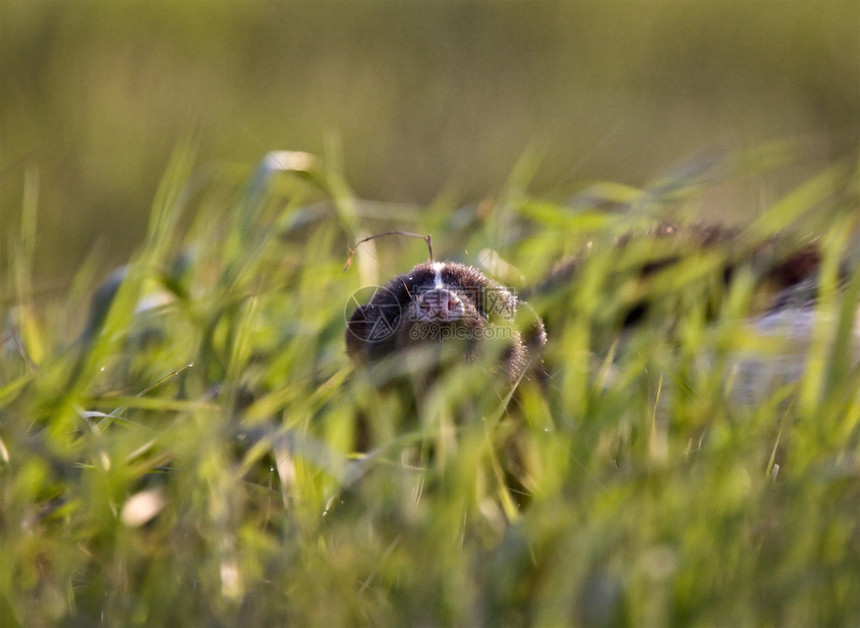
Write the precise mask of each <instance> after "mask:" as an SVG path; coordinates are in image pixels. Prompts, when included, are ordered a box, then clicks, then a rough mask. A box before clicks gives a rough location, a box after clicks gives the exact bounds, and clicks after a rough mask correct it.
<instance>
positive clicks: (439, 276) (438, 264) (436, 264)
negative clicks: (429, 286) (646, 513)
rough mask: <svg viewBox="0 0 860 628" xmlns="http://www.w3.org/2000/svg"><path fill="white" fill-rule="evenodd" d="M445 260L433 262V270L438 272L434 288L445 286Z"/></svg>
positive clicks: (434, 279)
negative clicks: (443, 279)
mask: <svg viewBox="0 0 860 628" xmlns="http://www.w3.org/2000/svg"><path fill="white" fill-rule="evenodd" d="M444 266H445V262H434V263H433V271H434V272H435V273H436V275H435V277H434V278H433V281H434V283H433V287H434V288H437V289H438V288H444V287H445V284H443V283H442V268H444Z"/></svg>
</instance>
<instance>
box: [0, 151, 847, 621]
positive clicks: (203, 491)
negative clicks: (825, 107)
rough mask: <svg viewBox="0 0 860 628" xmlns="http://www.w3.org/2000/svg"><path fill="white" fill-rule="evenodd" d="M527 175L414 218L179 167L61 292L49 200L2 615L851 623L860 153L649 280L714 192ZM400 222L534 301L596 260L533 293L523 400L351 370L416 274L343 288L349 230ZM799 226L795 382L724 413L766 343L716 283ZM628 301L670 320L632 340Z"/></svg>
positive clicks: (11, 436) (335, 192)
mask: <svg viewBox="0 0 860 628" xmlns="http://www.w3.org/2000/svg"><path fill="white" fill-rule="evenodd" d="M742 157H744V156H742ZM747 157H748V156H747ZM758 158H759V161H756V160H754V159H753V160H750V159H748V158H744V159H734V158H730V159H725V160H722V161H720V163H719V164H718V165H717V166H716V167H715V171H716V172H717V173H718V174H717V175H715V176H718V177H719V178H721V180H723V181H725V180H731V179H733V178H738V177H743V176H746V175H747V174H748V173H749V172H750V171H751V170H752V169H754V168H755V167H761V168H764V167H765V166H763V165H761V164H762V160H761V155H759V156H758ZM524 159H525V161H524V162H523V163H522V164H520V166H519V167H518V168H517V170H516V174H515V175H514V176H513V177H512V180H511V181H510V183H509V185H508V186H507V188H506V189H505V190H504V191H503V192H502V193H501V194H500V195H499V196H498V197H496V198H493V199H487V200H485V201H483V202H481V203H480V204H478V205H475V206H469V207H464V208H452V207H450V206H447V205H445V203H444V201H440V203H439V204H437V206H435V207H433V208H430V209H421V208H414V207H408V206H388V205H379V204H374V203H370V202H364V201H360V200H358V199H356V198H354V197H353V196H352V195H351V193H350V192H349V188H348V185H347V184H346V182H345V181H344V179H343V177H342V175H341V174H340V173H339V172H338V170H337V169H336V168H333V167H331V165H328V164H326V163H323V162H322V161H320V160H316V159H312V158H309V157H308V156H302V155H296V154H278V155H272V156H270V157H269V159H268V160H267V161H264V162H263V163H262V164H261V166H260V167H259V168H258V169H257V170H256V171H255V172H249V171H247V170H245V169H242V168H232V167H219V168H214V167H209V168H204V167H199V166H195V165H194V158H193V151H192V150H191V149H190V148H189V147H183V148H181V149H179V150H178V151H177V153H176V156H175V158H174V160H173V162H172V163H171V164H170V166H169V168H168V171H167V174H166V175H165V178H164V181H163V182H162V186H161V188H160V189H159V191H158V193H157V194H156V196H155V201H154V203H153V209H152V218H151V221H150V226H149V233H148V236H147V238H146V242H145V244H144V245H143V246H142V247H141V248H140V249H139V250H138V251H136V252H134V253H132V254H131V255H130V261H129V263H128V265H127V266H126V267H124V268H123V269H120V270H119V271H117V272H114V273H113V274H111V271H112V269H107V268H101V267H100V266H99V264H98V260H97V258H94V259H93V261H92V262H91V263H89V264H88V265H86V266H85V267H84V268H82V269H81V270H80V275H79V277H78V279H77V280H76V282H75V285H74V286H73V287H72V289H71V290H70V291H69V293H68V298H67V299H66V300H63V301H61V302H58V303H42V302H37V301H36V300H35V299H34V298H33V289H32V286H31V285H30V283H29V277H30V272H31V269H32V264H33V256H34V254H35V253H34V247H33V238H34V237H35V236H34V234H35V223H36V221H37V216H36V207H37V205H38V202H37V194H36V192H37V190H38V182H37V181H35V180H31V181H30V182H29V184H28V185H27V186H26V187H27V190H28V194H27V196H26V197H25V199H24V202H23V205H22V211H23V217H24V220H23V224H24V225H25V228H24V229H23V231H22V233H21V235H20V238H18V239H15V240H13V241H10V242H9V245H10V268H12V272H10V273H9V274H8V276H6V277H4V278H3V281H4V284H3V303H4V317H3V323H2V324H3V328H2V330H0V332H2V336H0V338H2V345H0V350H2V358H0V455H2V457H0V500H2V508H0V513H2V514H0V555H2V557H3V559H2V560H0V592H2V598H1V599H2V601H0V613H2V617H3V622H2V623H3V625H26V626H39V625H53V624H106V625H177V624H181V625H213V624H214V625H235V624H239V623H240V622H241V623H246V624H248V625H282V624H298V625H364V624H372V625H413V624H424V625H435V624H454V625H500V624H504V625H512V624H513V625H516V624H526V623H528V624H535V625H545V626H554V625H569V624H581V625H625V624H632V625H666V624H670V623H671V624H679V625H689V624H698V625H725V624H729V623H734V624H740V625H761V624H764V625H810V624H816V625H855V624H856V623H857V621H858V620H860V602H858V600H860V595H858V594H860V526H859V525H858V517H857V513H858V511H860V482H858V479H859V478H858V474H860V470H858V464H857V461H856V458H857V448H858V444H860V441H859V440H858V439H860V434H858V419H860V404H858V396H857V392H856V391H857V387H858V382H860V372H858V369H857V368H856V366H855V363H854V361H853V356H852V355H851V352H850V346H851V344H852V342H853V341H852V333H853V332H852V325H853V313H854V311H855V310H856V305H857V299H858V279H856V278H854V277H852V278H851V279H850V280H849V282H848V286H847V289H846V290H845V291H844V292H840V291H839V290H838V289H837V288H838V286H837V284H838V283H839V282H838V264H839V261H840V260H841V259H842V258H843V257H845V256H846V255H849V252H850V249H851V245H852V244H853V243H852V242H851V240H852V238H853V236H852V235H851V234H853V233H855V232H856V224H855V223H856V220H857V218H856V208H857V172H856V170H855V169H854V167H853V164H837V165H835V166H833V167H832V168H830V169H829V170H827V171H825V172H822V173H820V174H818V175H816V176H815V177H814V178H813V179H811V180H808V181H801V182H798V184H797V186H796V188H795V189H793V190H790V191H789V192H788V193H786V194H785V195H784V196H783V197H782V198H781V199H780V200H779V201H778V202H777V203H775V204H774V206H773V207H772V208H770V209H769V210H767V211H765V212H764V213H763V214H762V215H761V216H760V217H759V218H758V219H757V220H755V221H754V222H752V224H751V225H750V226H749V227H748V228H747V229H746V230H744V232H743V234H742V235H741V236H739V238H738V241H737V242H736V243H733V244H731V245H727V246H725V247H723V248H719V247H717V248H715V249H713V250H709V251H701V250H695V249H692V250H689V251H688V261H687V262H685V263H684V264H681V265H680V266H678V267H676V268H670V269H667V270H665V271H663V272H661V273H658V274H656V275H654V276H653V277H652V278H651V279H649V280H642V279H641V278H639V277H638V276H637V275H635V274H633V273H632V271H631V269H632V268H635V267H637V266H638V265H640V264H641V263H642V261H643V260H645V259H651V258H657V257H659V256H661V255H664V254H665V252H666V250H665V247H667V246H669V245H668V244H667V243H666V242H661V241H659V240H648V241H646V242H645V243H642V242H638V243H634V244H631V246H629V247H626V248H625V249H624V250H623V251H621V250H619V249H618V248H617V247H615V246H614V243H615V242H616V240H617V238H618V237H619V236H620V235H622V234H623V233H625V232H626V231H629V230H630V229H631V228H637V227H641V226H642V225H647V224H653V223H654V222H655V221H656V220H660V219H661V218H662V217H666V216H669V217H673V218H677V217H678V216H679V215H680V216H684V215H689V214H690V212H691V211H692V210H691V208H694V207H695V206H696V205H697V203H698V202H699V201H700V199H701V198H702V197H703V195H704V194H705V193H706V192H707V190H708V189H709V186H712V185H714V184H715V182H714V181H713V180H708V179H707V177H705V178H703V177H701V176H700V175H698V174H690V171H687V172H686V174H684V175H683V176H680V175H675V176H674V177H669V179H667V180H661V181H658V182H655V184H654V186H652V187H651V188H649V189H632V188H629V187H625V186H621V185H618V184H610V183H603V184H599V185H593V186H590V187H587V188H586V189H583V190H582V191H581V192H580V193H578V194H577V195H576V196H575V197H573V198H571V199H567V200H566V201H564V202H563V203H556V202H555V201H554V200H550V199H542V198H534V197H532V196H530V195H529V194H528V193H527V192H526V191H525V190H527V189H528V177H529V173H534V172H535V171H536V169H537V166H536V164H535V163H533V162H530V161H529V159H530V158H524ZM768 167H769V166H768ZM695 170H696V169H695V168H694V169H693V171H695ZM710 172H713V170H712V171H710ZM431 209H432V211H431ZM391 228H401V229H408V230H410V231H421V232H431V233H432V234H433V236H434V248H435V250H436V254H437V258H452V259H459V260H462V261H466V262H469V263H474V264H480V263H482V262H484V261H485V260H489V259H491V258H490V256H489V255H488V251H494V252H495V253H496V254H498V256H500V258H501V259H503V260H506V261H507V262H508V263H509V264H510V265H507V266H499V267H498V268H500V269H501V270H500V271H499V272H500V273H502V272H504V273H505V276H504V277H501V279H502V280H503V281H505V282H507V283H509V284H511V285H512V287H513V288H515V289H518V290H524V289H525V288H527V287H528V286H530V285H532V284H534V283H535V282H536V281H537V280H538V279H539V278H540V277H541V276H543V274H544V273H545V272H546V271H547V270H548V269H549V268H550V267H551V266H552V264H553V262H554V261H557V260H558V259H560V258H562V257H564V256H565V255H568V254H570V253H572V252H574V251H581V250H588V251H589V254H588V255H587V256H586V258H585V260H584V261H583V262H582V263H581V265H580V268H579V272H578V274H577V277H576V279H574V280H572V281H569V282H566V283H564V284H562V285H560V286H556V287H554V288H553V289H551V290H548V291H545V292H542V293H540V294H536V295H534V298H533V299H532V304H533V305H534V307H535V308H536V309H537V311H538V312H539V313H540V314H541V315H542V316H544V318H545V319H546V322H547V325H548V332H549V344H548V347H547V352H546V355H545V362H546V366H547V371H548V374H549V376H548V378H547V381H546V382H544V383H542V384H539V383H538V382H535V381H531V382H524V383H523V384H522V386H521V390H519V391H517V394H516V395H514V396H513V397H508V396H505V395H502V394H499V393H498V392H497V391H495V390H493V389H492V387H489V386H487V383H486V378H487V377H488V375H487V372H486V370H482V369H481V368H479V367H472V368H464V369H462V370H457V371H455V373H454V374H453V375H452V376H451V377H450V378H448V379H446V380H444V384H443V385H440V386H439V388H438V389H437V390H436V391H435V396H431V398H429V399H428V400H427V401H426V404H424V405H422V406H421V407H418V408H417V409H416V408H413V407H411V406H409V405H406V404H402V403H401V400H400V399H399V398H398V397H396V396H393V395H385V394H380V393H378V392H377V391H376V390H375V389H374V387H373V386H371V385H370V382H369V377H368V374H367V373H366V372H365V371H362V370H360V369H354V368H353V367H352V366H351V365H350V364H348V361H347V359H346V356H345V352H344V348H343V343H344V341H343V336H344V328H345V315H346V314H348V312H346V314H345V310H346V309H348V306H349V304H350V303H351V300H350V296H351V295H352V294H353V293H355V292H356V291H359V290H360V289H361V288H363V287H366V286H367V285H372V284H375V283H381V282H384V281H386V280H387V279H388V278H390V277H391V276H393V275H394V274H396V273H398V272H403V271H405V270H407V269H408V268H409V267H411V266H412V265H413V264H414V263H417V262H420V261H423V260H424V259H425V258H426V252H425V250H424V249H423V245H422V244H421V243H420V242H413V241H412V240H394V241H381V240H380V241H373V242H371V243H368V244H366V245H364V246H363V247H362V249H361V250H360V252H359V254H358V256H357V258H356V260H355V261H354V263H353V267H352V268H351V269H350V270H349V271H348V272H346V273H344V272H342V269H343V264H344V261H345V254H346V251H347V249H348V247H349V246H350V245H351V243H352V242H353V241H354V240H355V238H356V237H357V236H359V235H367V234H370V233H375V232H379V231H383V230H387V229H391ZM786 231H788V232H793V233H794V234H795V237H790V238H789V239H788V241H789V243H790V244H789V246H800V245H802V244H806V243H808V241H809V240H810V238H817V240H816V241H820V242H821V243H822V250H823V252H824V264H823V270H822V280H821V288H820V293H819V295H818V296H819V299H818V303H819V305H818V311H817V317H818V318H817V320H819V324H817V325H816V326H815V330H814V332H813V337H812V340H811V342H810V344H809V346H808V347H807V348H805V349H804V352H805V353H804V354H803V355H798V356H796V357H795V358H793V359H796V360H797V361H799V363H801V364H806V365H807V366H806V367H804V368H801V369H800V372H801V373H802V376H801V377H800V379H799V380H796V381H791V380H789V381H779V382H769V383H768V385H767V386H764V385H762V386H760V387H759V388H757V389H756V390H755V391H754V392H755V395H754V396H753V397H750V396H749V395H748V394H747V393H744V394H738V390H741V389H743V385H744V384H749V382H748V381H738V378H737V377H734V378H733V376H732V373H737V372H738V369H737V366H738V361H739V359H740V358H738V356H743V355H750V354H751V352H752V353H753V354H754V355H756V356H762V355H764V356H767V354H768V352H772V351H773V350H774V347H773V344H774V343H773V342H767V340H768V339H766V338H759V337H756V336H755V334H754V333H752V332H751V331H750V326H749V324H748V318H747V317H748V315H749V314H750V312H751V310H753V309H754V308H755V307H756V305H757V295H758V291H757V289H756V281H755V277H756V271H757V269H756V268H755V267H753V266H747V267H743V268H742V269H741V271H739V272H738V273H736V274H735V276H734V279H733V281H732V282H731V283H730V285H729V286H728V287H727V288H723V287H722V284H721V282H719V281H716V277H718V276H719V274H720V270H719V269H720V267H721V265H722V264H723V263H725V261H726V260H727V259H728V258H730V257H733V256H737V255H739V249H740V250H741V252H742V251H743V250H744V249H745V247H754V246H758V245H759V244H761V243H762V242H764V241H766V240H767V239H768V238H770V237H771V236H773V235H774V234H777V233H783V232H786ZM97 284H100V286H101V287H100V288H99V289H98V290H97V291H94V289H95V287H96V285H97ZM86 287H89V291H88V290H87V289H85V288H86ZM93 291H94V294H95V296H94V297H93V298H92V299H91V300H90V299H89V298H88V297H87V298H85V296H84V295H85V294H87V293H88V292H93ZM642 298H646V299H651V301H652V303H653V307H652V308H651V310H650V312H651V314H650V315H649V316H648V317H646V319H645V320H644V322H643V324H642V325H641V326H640V327H639V328H638V329H637V330H636V331H635V332H634V333H632V334H629V335H627V336H625V337H624V338H623V339H619V335H618V333H617V332H618V323H619V320H620V317H621V316H622V313H623V309H624V307H625V304H629V303H632V302H635V301H637V300H639V299H642ZM834 321H835V324H834ZM777 344H779V343H777ZM784 348H785V347H784V346H783V347H777V350H778V351H777V355H778V354H779V351H780V350H783V349H784ZM741 372H743V371H742V370H741ZM359 418H363V419H365V420H367V421H368V422H369V423H370V425H371V426H372V432H373V438H374V440H373V445H374V446H373V448H372V449H371V450H370V451H369V452H359V451H355V447H354V442H355V436H356V435H355V431H356V425H357V420H358V419H359ZM511 442H515V444H516V447H517V450H518V454H517V455H518V456H520V458H521V461H522V465H521V466H520V467H518V468H517V469H516V470H515V474H517V477H516V478H515V479H516V480H517V485H518V488H516V489H515V488H513V487H512V485H511V483H510V482H509V480H510V478H509V477H508V476H507V475H506V473H505V471H504V469H505V468H506V467H505V465H506V463H507V462H508V461H507V460H506V456H508V455H509V453H510V451H509V449H508V446H509V445H510V443H511ZM431 450H432V455H431V454H430V453H428V452H430V451H431ZM416 452H417V456H416ZM524 493H526V494H524Z"/></svg>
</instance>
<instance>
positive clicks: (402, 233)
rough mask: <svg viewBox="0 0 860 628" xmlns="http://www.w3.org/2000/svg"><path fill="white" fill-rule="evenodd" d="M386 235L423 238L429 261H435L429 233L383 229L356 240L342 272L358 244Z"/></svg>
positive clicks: (346, 267)
mask: <svg viewBox="0 0 860 628" xmlns="http://www.w3.org/2000/svg"><path fill="white" fill-rule="evenodd" d="M388 235H402V236H408V237H410V238H421V239H422V240H424V241H425V242H426V243H427V248H428V250H429V251H430V262H431V263H432V262H434V261H435V260H434V259H433V244H432V243H431V242H430V235H429V234H428V235H421V234H420V233H410V232H409V231H384V232H382V233H377V234H375V235H372V236H367V237H366V238H362V239H361V240H359V241H358V242H356V243H355V246H354V247H352V248H351V249H350V251H349V257H347V258H346V266H344V267H343V272H346V271H347V269H349V265H350V264H351V263H352V255H353V253H355V251H356V250H357V249H358V247H359V246H361V245H362V244H364V243H365V242H367V241H369V240H373V239H374V238H381V237H382V236H388Z"/></svg>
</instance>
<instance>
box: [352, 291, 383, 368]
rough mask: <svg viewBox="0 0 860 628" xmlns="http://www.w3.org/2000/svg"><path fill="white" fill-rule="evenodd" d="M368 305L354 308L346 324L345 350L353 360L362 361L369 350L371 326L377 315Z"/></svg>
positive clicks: (366, 356) (365, 358)
mask: <svg viewBox="0 0 860 628" xmlns="http://www.w3.org/2000/svg"><path fill="white" fill-rule="evenodd" d="M373 310H374V308H373V307H372V306H370V305H362V306H359V307H357V308H355V311H354V312H353V313H352V316H350V317H349V322H348V323H347V325H346V352H347V354H348V355H349V357H350V358H352V359H353V360H356V361H359V362H364V361H366V360H367V358H368V353H369V352H370V342H371V340H370V339H371V335H372V333H373V326H374V323H375V320H376V318H378V316H377V315H376V314H375V312H374V311H373Z"/></svg>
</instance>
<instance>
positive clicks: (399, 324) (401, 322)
mask: <svg viewBox="0 0 860 628" xmlns="http://www.w3.org/2000/svg"><path fill="white" fill-rule="evenodd" d="M437 267H438V268H439V269H440V273H439V278H440V279H441V282H442V286H443V287H442V288H441V291H440V290H439V289H438V288H437V287H436V286H435V283H436V268H437ZM439 295H442V296H439ZM448 298H450V299H452V300H453V301H454V302H456V303H459V304H461V305H462V311H461V312H460V313H459V314H458V315H457V316H456V317H455V318H453V319H452V320H428V319H427V318H426V316H424V315H422V310H421V307H422V304H423V305H425V306H426V303H427V302H428V301H429V302H431V304H436V303H437V302H438V301H439V300H440V299H448ZM458 307H459V306H458ZM523 310H525V312H524V311H523ZM523 315H526V316H529V317H530V318H531V320H529V321H527V322H526V324H523V323H522V319H523ZM503 328H504V330H505V332H506V333H508V330H509V334H508V335H509V337H510V342H509V343H508V345H507V347H506V349H505V351H504V352H503V354H502V361H503V364H502V370H503V371H504V373H505V374H506V376H507V379H508V381H510V382H515V381H516V380H518V379H519V378H520V377H521V376H522V375H524V374H525V373H526V372H527V370H528V368H529V366H530V365H531V364H533V363H534V362H535V361H536V360H537V359H538V353H539V351H540V348H541V347H542V346H543V345H544V344H545V343H546V333H545V331H544V327H543V323H542V321H541V320H540V319H539V318H538V317H537V316H536V315H534V313H533V312H531V311H530V310H528V307H527V306H523V305H522V304H521V303H520V302H518V300H517V297H516V296H515V295H514V294H513V293H512V292H511V291H510V290H508V289H507V288H505V287H503V286H502V285H500V284H498V283H496V282H495V281H492V280H491V279H488V278H487V277H486V276H484V274H483V273H481V272H480V271H478V270H477V269H475V268H472V267H471V266H466V265H464V264H458V263H455V262H440V263H438V264H436V265H434V264H432V263H430V262H427V263H424V264H419V265H418V266H415V267H414V268H413V269H412V270H411V271H409V272H408V273H404V274H402V275H398V276H397V277H395V278H394V279H392V280H391V281H389V282H388V284H386V286H385V287H384V288H382V289H380V290H378V291H377V292H376V294H375V295H374V296H373V298H372V299H371V300H370V302H369V303H367V304H366V305H363V306H360V307H358V308H356V310H355V311H354V312H353V314H352V316H351V317H350V320H349V323H348V326H347V331H346V347H347V352H348V353H349V355H350V357H351V358H352V359H353V360H354V361H356V362H358V363H360V364H368V363H373V362H375V361H378V360H381V359H384V358H387V357H390V356H392V355H394V354H396V353H398V352H402V351H406V350H409V349H412V348H419V347H428V346H432V345H434V344H441V343H443V342H447V341H455V342H457V343H459V344H460V346H461V347H462V350H463V353H462V354H461V357H465V359H466V360H470V361H474V360H475V359H477V358H478V357H479V356H480V355H481V349H482V344H483V339H484V338H486V337H488V336H490V337H492V336H493V333H492V332H493V330H502V329H503ZM498 336H501V337H504V336H505V334H501V333H500V334H498Z"/></svg>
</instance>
